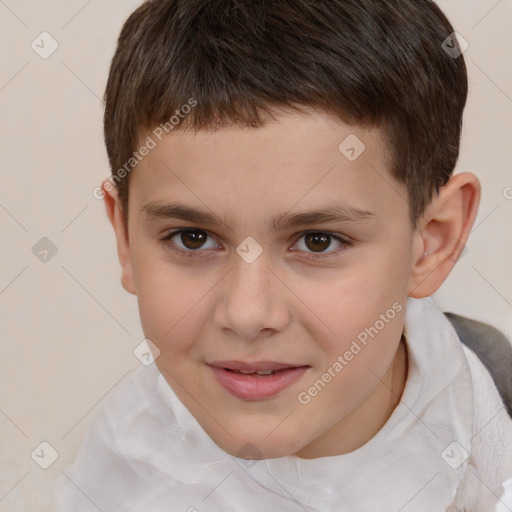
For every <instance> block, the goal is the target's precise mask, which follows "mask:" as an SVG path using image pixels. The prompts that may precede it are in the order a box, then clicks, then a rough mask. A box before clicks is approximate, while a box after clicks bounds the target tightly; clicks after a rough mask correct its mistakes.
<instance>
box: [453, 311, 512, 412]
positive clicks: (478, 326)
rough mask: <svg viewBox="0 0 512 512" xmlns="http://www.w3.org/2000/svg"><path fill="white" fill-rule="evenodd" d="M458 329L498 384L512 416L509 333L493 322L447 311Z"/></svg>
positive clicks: (511, 347)
mask: <svg viewBox="0 0 512 512" xmlns="http://www.w3.org/2000/svg"><path fill="white" fill-rule="evenodd" d="M445 315H446V317H447V318H448V320H450V322H451V324H452V325H453V327H454V329H455V332H456V333H457V335H458V336H459V338H460V340H461V342H462V343H464V345H466V347H468V348H469V349H471V350H472V351H473V352H474V353H475V354H476V355H477V356H478V358H479V359H480V361H481V362H482V364H483V365H484V366H485V367H486V369H487V371H488V372H489V373H490V374H491V377H492V378H493V380H494V383H495V384H496V387H497V388H498V391H499V393H500V396H501V398H502V399H503V403H504V404H505V407H506V408H507V411H508V414H509V415H510V417H512V345H511V343H510V341H509V340H508V339H507V338H506V337H505V335H504V334H503V333H502V332H501V331H499V330H498V329H496V328H495V327H493V326H492V325H489V324H485V323H483V322H478V321H476V320H472V319H470V318H466V317H464V316H460V315H456V314H455V313H445Z"/></svg>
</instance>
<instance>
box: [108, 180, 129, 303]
mask: <svg viewBox="0 0 512 512" xmlns="http://www.w3.org/2000/svg"><path fill="white" fill-rule="evenodd" d="M101 189H102V191H103V194H104V198H103V200H104V202H105V210H106V212H107V216H108V218H109V220H110V223H111V224H112V227H113V228H114V233H115V236H116V243H117V255H118V257H119V263H120V264H121V284H122V286H123V288H124V289H125V290H126V291H127V292H129V293H132V294H133V295H136V287H135V280H134V277H133V265H132V259H131V253H130V243H129V236H128V226H126V225H125V221H124V218H123V210H122V206H121V202H120V200H119V197H118V194H117V188H116V187H115V186H114V185H112V182H111V181H110V179H109V178H107V179H105V180H104V181H103V183H102V186H101Z"/></svg>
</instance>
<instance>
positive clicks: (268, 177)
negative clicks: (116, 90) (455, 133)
mask: <svg viewBox="0 0 512 512" xmlns="http://www.w3.org/2000/svg"><path fill="white" fill-rule="evenodd" d="M149 136H150V137H152V139H153V142H154V143H155V144H154V147H153V149H151V151H149V153H148V154H147V156H145V157H144V159H143V160H142V161H141V162H140V163H139V164H138V165H137V167H136V168H135V169H134V172H133V175H132V176H131V178H130V202H131V204H130V208H133V209H136V212H134V213H136V214H137V215H140V214H141V212H142V210H143V209H144V208H146V213H148V205H149V204H151V205H152V206H153V207H155V206H158V205H165V204H166V203H169V202H172V203H180V204H186V205H189V206H191V207H195V208H196V209H201V210H210V212H216V213H217V212H218V213H219V214H220V215H223V216H224V217H225V218H230V219H231V220H233V221H236V219H240V218H244V219H245V218H246V219H249V218H251V219H253V218H256V217H257V216H258V215H259V216H260V219H261V220H263V216H262V212H265V216H264V218H265V222H266V223H267V226H266V227H268V226H269V222H270V221H269V216H270V214H273V215H272V216H274V217H277V216H279V215H280V214H282V213H283V212H289V211H291V210H292V209H293V210H295V211H297V212H299V211H303V210H305V209H311V208H315V209H317V210H318V209H320V208H321V207H323V206H325V205H329V206H333V205H336V204H338V205H340V204H341V205H342V207H343V208H346V209H347V208H348V210H351V211H352V213H354V212H357V211H359V212H366V213H370V214H374V215H375V216H376V217H378V218H383V217H382V216H384V217H386V216H387V215H401V214H402V213H403V214H404V215H406V216H407V215H408V206H407V201H406V199H405V198H406V190H405V187H404V186H403V185H402V184H400V183H398V182H397V181H396V180H395V178H393V177H392V176H391V174H390V171H389V164H388V159H387V157H386V146H385V142H384V137H383V135H382V133H381V132H380V130H378V129H363V128H359V127H355V126H351V125H348V124H346V123H344V122H343V121H341V120H339V119H338V118H335V117H334V116H329V115H328V114H324V113H317V112H314V113H311V114H297V113H289V114H282V115H281V116H279V117H278V118H277V120H276V121H270V122H268V123H267V124H266V125H264V126H263V127H258V128H249V127H239V126H227V127H223V128H221V129H218V130H216V131H199V132H194V131H190V130H179V129H178V130H176V131H174V132H171V133H169V134H168V135H164V136H163V137H161V140H158V138H156V137H155V136H154V135H152V134H150V135H149ZM153 210H154V208H153ZM348 210H347V211H348Z"/></svg>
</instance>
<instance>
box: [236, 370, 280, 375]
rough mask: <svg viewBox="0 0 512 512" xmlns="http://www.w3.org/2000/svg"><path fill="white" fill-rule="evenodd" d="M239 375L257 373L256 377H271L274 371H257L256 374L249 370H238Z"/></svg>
mask: <svg viewBox="0 0 512 512" xmlns="http://www.w3.org/2000/svg"><path fill="white" fill-rule="evenodd" d="M238 371H239V372H240V373H243V374H244V375H249V374H253V373H257V374H258V375H271V374H272V373H274V370H259V371H257V372H254V371H251V370H238Z"/></svg>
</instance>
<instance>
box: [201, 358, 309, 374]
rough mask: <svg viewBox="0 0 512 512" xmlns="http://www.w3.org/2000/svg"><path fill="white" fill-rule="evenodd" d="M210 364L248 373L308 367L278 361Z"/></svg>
mask: <svg viewBox="0 0 512 512" xmlns="http://www.w3.org/2000/svg"><path fill="white" fill-rule="evenodd" d="M208 364H210V365H211V366H217V367H219V368H228V369H229V370H244V371H246V372H251V371H252V372H259V371H262V372H264V371H266V370H282V369H286V368H300V367H303V366H308V365H304V364H288V363H279V362H276V361H253V362H247V361H214V362H213V363H208Z"/></svg>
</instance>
